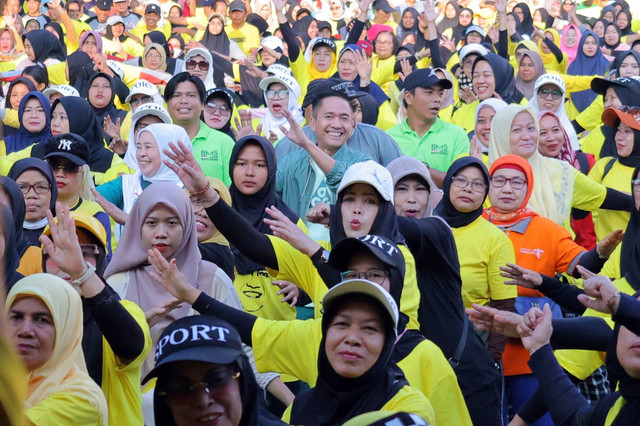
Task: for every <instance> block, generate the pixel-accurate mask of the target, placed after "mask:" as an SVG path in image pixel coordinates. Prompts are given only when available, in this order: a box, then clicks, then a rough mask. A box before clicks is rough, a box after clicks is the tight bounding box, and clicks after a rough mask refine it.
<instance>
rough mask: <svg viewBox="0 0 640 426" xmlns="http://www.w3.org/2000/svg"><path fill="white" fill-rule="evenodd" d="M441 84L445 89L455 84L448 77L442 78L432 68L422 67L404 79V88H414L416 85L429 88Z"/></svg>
mask: <svg viewBox="0 0 640 426" xmlns="http://www.w3.org/2000/svg"><path fill="white" fill-rule="evenodd" d="M436 85H439V86H440V87H442V88H443V89H451V88H452V87H453V84H452V83H451V82H450V81H449V80H447V79H446V78H440V77H438V75H437V74H436V72H435V71H434V70H432V69H431V68H421V69H417V70H415V71H413V72H412V73H411V74H409V75H408V76H407V77H406V78H405V79H404V90H406V91H409V90H413V89H415V88H416V87H422V88H424V89H427V88H429V87H433V86H436Z"/></svg>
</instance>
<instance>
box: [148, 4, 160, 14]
mask: <svg viewBox="0 0 640 426" xmlns="http://www.w3.org/2000/svg"><path fill="white" fill-rule="evenodd" d="M147 13H155V14H156V15H158V16H161V15H162V13H161V12H160V6H158V5H157V4H153V3H151V4H148V5H147V7H145V9H144V14H145V15H146V14H147Z"/></svg>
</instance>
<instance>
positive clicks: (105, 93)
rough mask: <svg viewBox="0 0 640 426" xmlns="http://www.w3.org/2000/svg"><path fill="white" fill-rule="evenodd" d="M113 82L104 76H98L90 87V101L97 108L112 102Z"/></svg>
mask: <svg viewBox="0 0 640 426" xmlns="http://www.w3.org/2000/svg"><path fill="white" fill-rule="evenodd" d="M112 93H113V92H112V90H111V83H110V82H109V80H107V79H106V78H104V77H96V78H94V79H93V81H92V82H91V86H90V87H89V97H88V98H89V99H88V100H89V102H90V103H91V105H93V106H94V107H96V108H104V107H106V106H107V105H109V103H110V102H111V96H112Z"/></svg>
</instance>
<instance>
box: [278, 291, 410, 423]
mask: <svg viewBox="0 0 640 426" xmlns="http://www.w3.org/2000/svg"><path fill="white" fill-rule="evenodd" d="M362 300H370V303H372V304H374V305H375V307H376V309H377V311H378V312H379V313H380V316H381V318H383V321H384V322H385V330H384V331H385V343H384V346H383V348H382V351H381V352H380V355H379V356H378V359H377V360H376V362H375V364H373V366H372V367H371V368H369V370H367V371H366V372H365V373H364V374H363V375H361V376H360V377H357V378H345V377H342V376H340V375H339V374H338V373H336V371H335V370H334V369H333V367H332V366H331V363H330V362H329V359H328V358H327V353H326V349H325V345H326V336H327V329H328V328H329V325H330V324H331V322H332V321H333V319H334V318H335V316H336V315H338V314H339V313H340V312H341V310H342V308H343V307H344V306H345V305H346V304H348V303H350V302H351V303H352V302H355V301H362ZM395 340H396V333H395V330H394V328H393V321H392V320H391V318H389V315H388V313H387V312H386V310H384V308H383V307H382V305H381V304H380V303H379V302H377V301H376V300H375V299H373V298H371V297H370V296H366V295H364V294H348V295H345V296H342V297H341V298H340V300H336V301H334V302H333V303H332V304H331V305H329V306H328V307H327V308H326V309H325V312H324V315H323V317H322V341H321V342H320V348H319V353H318V381H317V383H316V386H315V387H314V388H312V389H309V390H306V391H304V392H302V393H300V394H298V395H297V396H296V399H295V400H294V401H293V406H292V407H291V419H290V421H291V423H292V424H313V425H337V424H343V423H345V422H346V421H347V420H349V419H351V418H353V417H356V416H357V415H359V414H362V413H367V412H370V411H378V410H380V409H381V408H382V407H383V406H384V404H386V403H387V402H388V401H389V400H390V399H391V398H393V396H394V395H395V394H397V393H398V391H399V390H400V389H402V387H403V386H406V385H407V384H408V383H407V380H406V379H405V377H404V374H403V373H402V370H400V368H398V366H397V365H395V364H394V363H393V362H392V361H391V355H392V353H393V347H394V343H395Z"/></svg>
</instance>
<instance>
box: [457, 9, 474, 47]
mask: <svg viewBox="0 0 640 426" xmlns="http://www.w3.org/2000/svg"><path fill="white" fill-rule="evenodd" d="M471 25H473V10H472V9H469V8H468V7H464V8H462V9H461V10H460V12H459V13H458V25H456V26H455V27H453V39H454V41H455V42H456V45H457V44H458V43H460V42H461V41H464V39H465V37H466V33H467V28H469V27H470V26H471Z"/></svg>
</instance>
